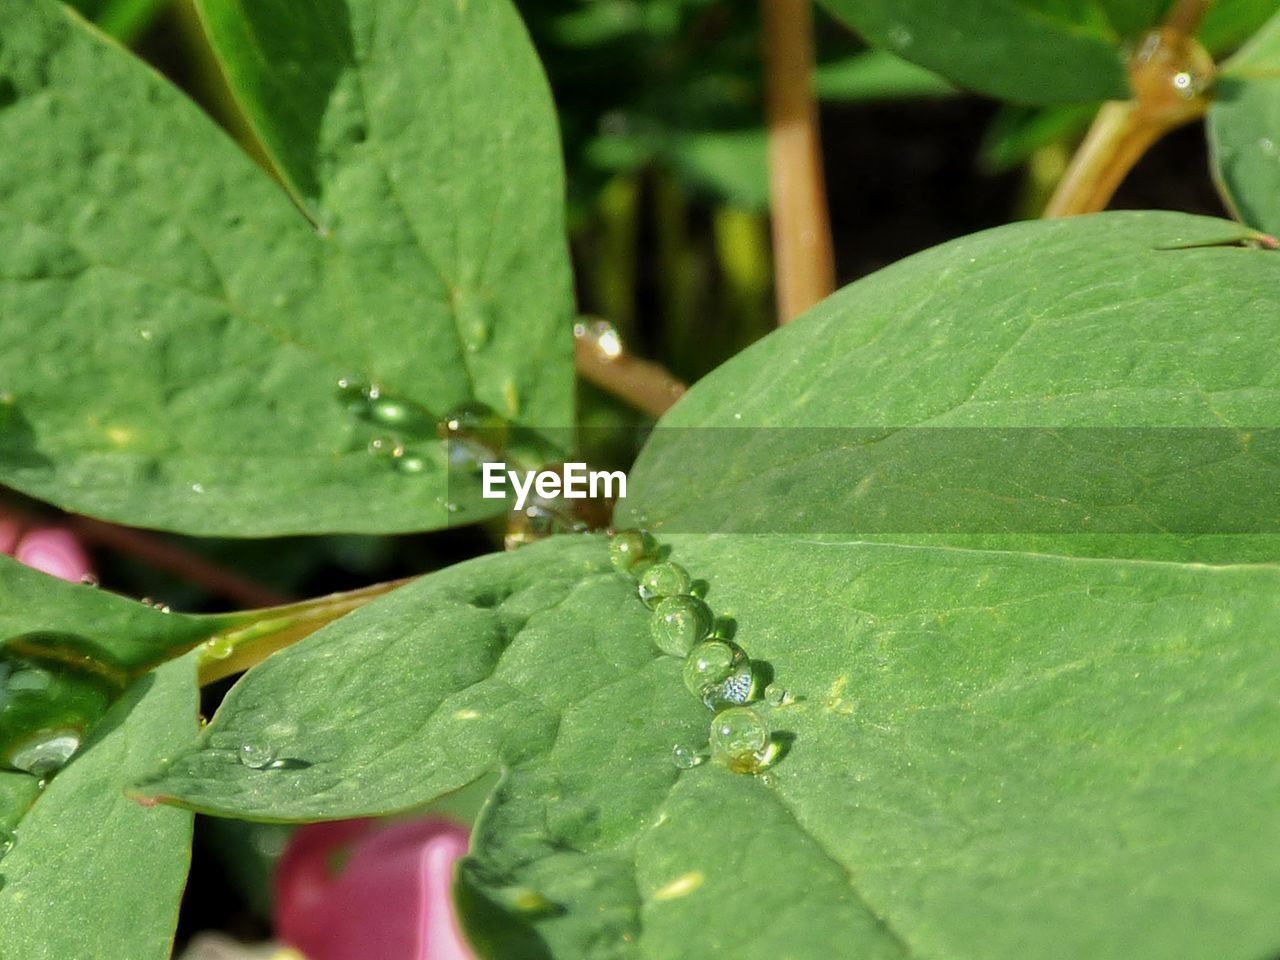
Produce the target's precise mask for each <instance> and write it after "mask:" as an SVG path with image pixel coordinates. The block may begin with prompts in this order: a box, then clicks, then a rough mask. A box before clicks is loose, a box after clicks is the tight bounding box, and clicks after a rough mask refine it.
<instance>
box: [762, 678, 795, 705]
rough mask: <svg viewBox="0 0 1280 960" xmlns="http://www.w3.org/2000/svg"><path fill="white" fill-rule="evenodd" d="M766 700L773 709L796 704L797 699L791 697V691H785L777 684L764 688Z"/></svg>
mask: <svg viewBox="0 0 1280 960" xmlns="http://www.w3.org/2000/svg"><path fill="white" fill-rule="evenodd" d="M764 699H765V702H766V703H768V704H769V706H771V707H785V706H786V705H787V704H789V703H794V702H795V697H793V696H791V691H790V690H785V689H783V688H782V687H780V686H778V685H777V684H776V683H771V684H769V685H768V686H767V687H765V688H764Z"/></svg>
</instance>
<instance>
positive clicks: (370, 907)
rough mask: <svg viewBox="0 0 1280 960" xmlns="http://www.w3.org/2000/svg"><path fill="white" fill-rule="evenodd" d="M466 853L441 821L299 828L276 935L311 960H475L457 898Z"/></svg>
mask: <svg viewBox="0 0 1280 960" xmlns="http://www.w3.org/2000/svg"><path fill="white" fill-rule="evenodd" d="M344 852H345V853H346V854H347V856H346V859H345V862H344V861H343V860H342V859H340V858H338V857H337V856H336V855H339V854H342V853H344ZM466 852H467V832H466V831H465V830H464V829H462V828H461V827H459V826H456V825H454V824H452V823H450V822H449V821H447V820H442V819H440V818H438V817H430V818H427V819H424V820H411V821H406V822H402V823H394V824H391V825H389V826H388V825H384V824H382V823H380V822H379V821H376V820H343V821H338V822H336V823H316V824H310V825H308V826H304V827H301V828H300V829H299V830H298V831H297V832H296V833H295V834H294V835H293V838H292V839H291V840H290V841H289V846H288V847H287V848H286V849H285V852H284V855H283V856H282V857H281V858H280V862H279V864H278V865H277V867H276V876H275V922H276V935H277V937H278V938H279V939H280V940H282V941H283V942H285V943H287V944H289V945H290V946H293V947H296V948H297V949H298V950H300V951H302V953H304V954H305V955H306V957H307V960H475V957H474V954H472V952H471V950H470V949H469V948H468V947H467V945H466V941H465V940H464V939H463V937H462V933H461V931H460V930H459V929H458V922H457V919H456V917H455V916H454V910H453V898H452V894H451V887H452V884H453V865H454V863H455V861H457V859H458V858H459V857H461V856H462V855H463V854H464V853H466Z"/></svg>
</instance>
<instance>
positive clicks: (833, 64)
mask: <svg viewBox="0 0 1280 960" xmlns="http://www.w3.org/2000/svg"><path fill="white" fill-rule="evenodd" d="M813 89H814V92H815V93H816V94H817V95H818V96H819V97H821V98H822V99H823V100H852V101H862V100H893V99H898V98H906V97H949V96H953V95H955V93H956V88H955V87H953V86H952V85H951V84H950V83H948V82H947V81H946V80H944V79H942V77H940V76H938V75H937V74H936V73H934V72H933V71H931V70H926V69H925V68H924V67H921V66H917V65H916V64H914V63H912V62H911V61H909V60H903V59H902V58H901V57H898V56H895V55H894V54H892V53H890V52H889V51H888V50H863V51H861V52H860V53H855V54H852V55H850V56H847V57H842V58H840V59H839V60H832V61H829V62H827V63H821V64H819V65H818V68H817V69H816V70H815V71H814V75H813Z"/></svg>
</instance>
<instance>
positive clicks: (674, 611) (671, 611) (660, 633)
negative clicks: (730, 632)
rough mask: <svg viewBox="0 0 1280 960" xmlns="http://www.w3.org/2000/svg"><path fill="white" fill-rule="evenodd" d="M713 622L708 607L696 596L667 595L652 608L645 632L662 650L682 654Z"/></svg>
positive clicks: (699, 641) (704, 636)
mask: <svg viewBox="0 0 1280 960" xmlns="http://www.w3.org/2000/svg"><path fill="white" fill-rule="evenodd" d="M714 625H715V617H714V616H713V615H712V613H711V608H710V607H708V606H707V605H706V604H705V603H704V602H703V601H701V600H699V599H698V598H697V597H684V596H681V597H667V598H666V599H664V600H661V601H659V603H658V605H657V606H656V607H654V608H653V618H652V619H651V620H650V621H649V632H650V634H651V635H652V636H653V642H654V644H655V645H656V646H657V648H658V649H659V650H661V651H662V652H663V653H665V654H667V655H668V656H672V657H684V656H687V655H688V653H689V651H690V650H692V649H693V648H694V646H695V645H697V644H699V643H701V642H702V641H703V640H705V639H707V637H708V636H710V635H711V628H712V627H713V626H714Z"/></svg>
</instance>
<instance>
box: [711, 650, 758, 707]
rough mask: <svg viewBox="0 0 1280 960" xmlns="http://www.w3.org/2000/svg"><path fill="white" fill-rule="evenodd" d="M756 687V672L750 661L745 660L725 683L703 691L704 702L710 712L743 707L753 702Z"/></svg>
mask: <svg viewBox="0 0 1280 960" xmlns="http://www.w3.org/2000/svg"><path fill="white" fill-rule="evenodd" d="M755 686H756V678H755V672H754V671H753V670H752V669H751V663H750V661H747V660H744V661H743V662H742V663H741V664H740V665H738V666H737V667H735V668H734V671H733V673H732V674H730V676H729V677H728V678H727V679H726V680H725V681H724V682H723V683H720V684H717V685H716V686H713V687H709V688H707V689H705V690H703V692H702V702H703V703H705V704H706V705H707V709H709V710H719V709H720V708H721V707H728V706H741V705H742V704H744V703H750V702H751V700H752V695H753V693H754V691H755Z"/></svg>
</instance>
